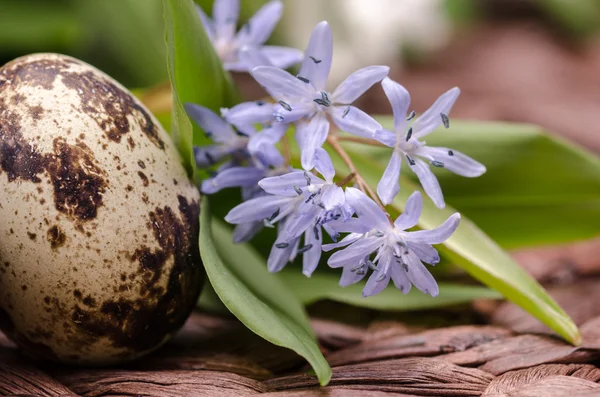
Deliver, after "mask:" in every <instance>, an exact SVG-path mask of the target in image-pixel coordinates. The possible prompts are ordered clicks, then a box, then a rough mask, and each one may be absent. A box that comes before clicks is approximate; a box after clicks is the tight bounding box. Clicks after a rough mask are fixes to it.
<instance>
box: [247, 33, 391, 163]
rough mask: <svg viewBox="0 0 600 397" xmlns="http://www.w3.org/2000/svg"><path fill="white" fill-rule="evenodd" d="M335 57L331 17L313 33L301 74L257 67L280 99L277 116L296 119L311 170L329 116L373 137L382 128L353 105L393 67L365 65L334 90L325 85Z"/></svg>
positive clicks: (263, 81)
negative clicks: (330, 90) (329, 22)
mask: <svg viewBox="0 0 600 397" xmlns="http://www.w3.org/2000/svg"><path fill="white" fill-rule="evenodd" d="M332 56H333V42H332V34H331V29H330V27H329V24H327V22H321V23H319V24H318V25H317V26H316V28H315V29H314V31H313V33H312V36H311V38H310V41H309V44H308V47H307V49H306V57H305V58H304V61H303V62H302V66H301V67H300V72H299V74H298V75H297V76H293V75H291V74H290V73H288V72H286V71H285V70H282V69H280V68H276V67H270V66H259V67H256V68H254V69H252V71H251V74H252V76H253V77H254V78H255V79H256V81H258V83H260V84H261V85H262V86H263V87H264V88H265V89H266V90H267V92H269V94H270V95H271V96H272V97H273V98H275V100H277V101H278V104H277V105H275V110H274V111H275V119H276V121H278V122H284V123H295V125H296V140H297V142H298V146H300V149H301V152H302V153H301V162H302V168H304V169H305V170H311V169H312V168H313V167H314V157H315V151H316V149H317V148H319V147H321V146H322V145H323V143H324V142H325V140H326V139H327V135H328V134H329V128H330V124H329V120H328V117H329V118H331V120H332V121H333V122H334V123H335V124H336V125H337V126H338V127H339V128H340V129H341V130H344V131H347V132H349V133H351V134H355V135H359V136H363V137H367V138H372V137H373V134H374V132H375V131H377V130H380V129H381V125H380V124H379V123H378V122H376V121H375V120H374V119H373V118H372V117H370V116H369V115H367V114H366V113H364V112H363V111H361V110H360V109H358V108H356V107H354V106H351V104H352V102H354V101H355V100H356V99H357V98H358V97H359V96H361V95H362V94H363V93H364V92H365V91H366V90H368V89H369V88H370V87H371V86H372V85H373V84H375V83H376V82H378V81H381V79H383V78H384V77H385V76H387V74H388V72H389V67H387V66H370V67H366V68H363V69H360V70H358V71H356V72H354V73H352V74H351V75H350V76H348V78H346V80H344V81H343V82H342V83H341V84H340V85H339V86H338V87H337V88H336V89H335V90H334V91H333V92H332V93H330V92H329V91H327V90H326V88H325V86H326V84H327V78H328V76H329V70H330V68H331V60H332ZM254 122H256V121H254Z"/></svg>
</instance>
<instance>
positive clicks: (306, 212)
mask: <svg viewBox="0 0 600 397" xmlns="http://www.w3.org/2000/svg"><path fill="white" fill-rule="evenodd" d="M319 212H321V208H319V207H318V206H316V205H314V204H313V203H312V202H303V203H302V204H300V206H299V207H298V208H297V209H296V211H294V212H293V213H292V214H290V215H289V216H288V218H287V221H286V223H285V228H284V229H283V230H282V232H281V238H282V239H283V241H291V240H293V239H295V238H297V237H300V236H301V235H302V233H304V232H305V231H306V230H308V229H312V228H313V227H314V226H315V223H316V220H317V216H318V215H319ZM320 234H321V233H320V230H319V239H320V238H321V236H320Z"/></svg>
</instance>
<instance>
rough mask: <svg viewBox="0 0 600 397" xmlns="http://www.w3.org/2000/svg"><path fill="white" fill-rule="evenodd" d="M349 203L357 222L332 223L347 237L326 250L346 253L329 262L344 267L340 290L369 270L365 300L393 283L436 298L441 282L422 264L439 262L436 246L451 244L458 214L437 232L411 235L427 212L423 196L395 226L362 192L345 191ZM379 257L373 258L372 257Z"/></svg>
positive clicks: (405, 290)
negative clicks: (450, 240)
mask: <svg viewBox="0 0 600 397" xmlns="http://www.w3.org/2000/svg"><path fill="white" fill-rule="evenodd" d="M346 201H347V203H348V204H349V205H350V206H351V207H352V208H353V209H354V211H355V212H356V214H357V215H358V218H351V219H348V220H346V221H337V222H332V224H331V225H330V226H331V227H333V228H334V229H335V230H337V231H338V232H340V233H342V232H349V233H351V234H349V235H348V236H346V237H345V238H344V239H343V240H342V241H340V242H339V243H336V244H326V245H324V246H323V250H325V251H329V250H331V249H334V248H338V247H344V246H345V248H344V249H342V250H340V251H338V252H336V253H334V254H333V255H331V257H330V258H329V261H328V262H327V263H328V264H329V266H331V267H334V268H337V267H343V273H342V278H341V280H340V285H342V286H347V285H350V284H354V283H356V282H358V281H360V280H361V279H362V278H363V277H364V276H365V275H366V274H367V271H368V270H369V269H372V271H373V273H372V274H371V276H370V277H369V280H368V281H367V283H366V285H365V287H364V289H363V296H371V295H375V294H378V293H379V292H381V291H382V290H383V289H384V288H385V287H386V286H387V285H388V283H389V281H390V279H391V280H393V282H394V284H395V285H396V287H397V288H398V289H399V290H400V291H402V292H403V293H405V294H406V293H408V291H410V288H411V284H413V285H414V286H415V287H416V288H417V289H419V290H420V291H422V292H424V293H426V294H430V295H431V296H436V295H437V294H438V292H439V289H438V286H437V283H436V281H435V279H434V278H433V276H432V275H431V273H429V271H428V270H427V268H426V267H425V265H423V262H425V263H428V264H430V265H435V264H436V263H438V262H439V260H440V258H439V255H438V253H437V251H436V250H435V248H433V247H432V244H439V243H442V242H444V241H445V240H447V239H448V238H449V237H450V236H451V235H452V233H454V230H456V228H457V227H458V224H459V222H460V214H458V213H455V214H453V215H451V216H450V217H449V218H448V219H447V220H446V222H444V223H443V224H442V225H440V226H439V227H437V228H435V229H433V230H420V231H416V232H407V231H406V229H409V228H412V227H414V226H415V225H416V224H417V222H418V220H419V217H420V216H421V210H422V207H423V199H422V197H421V193H419V192H415V193H413V194H412V195H411V196H410V198H409V199H408V201H407V202H406V207H405V211H404V213H403V214H402V215H400V216H399V217H398V218H397V219H396V221H395V222H394V224H391V223H390V221H389V220H388V218H387V216H386V214H385V212H384V211H383V210H382V209H381V208H380V207H379V206H378V205H377V204H375V202H374V201H373V200H371V199H370V198H369V197H367V196H366V195H365V194H364V193H363V192H361V191H360V190H358V189H354V188H350V187H349V188H346ZM373 254H375V257H374V258H373V259H371V257H372V255H373Z"/></svg>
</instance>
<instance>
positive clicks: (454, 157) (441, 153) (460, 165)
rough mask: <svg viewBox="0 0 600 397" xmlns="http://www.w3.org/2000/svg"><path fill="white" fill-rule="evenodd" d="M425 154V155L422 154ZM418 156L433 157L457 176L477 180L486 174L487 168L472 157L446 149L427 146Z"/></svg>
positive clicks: (420, 150)
mask: <svg viewBox="0 0 600 397" xmlns="http://www.w3.org/2000/svg"><path fill="white" fill-rule="evenodd" d="M421 153H423V154H421ZM417 154H418V155H423V156H431V157H432V158H434V159H435V160H436V161H439V162H441V163H443V164H444V168H446V169H448V170H449V171H451V172H454V173H455V174H457V175H460V176H465V177H467V178H475V177H478V176H481V175H482V174H483V173H485V171H486V169H485V166H484V165H483V164H481V163H479V162H478V161H475V160H473V159H472V158H471V157H469V156H467V155H466V154H463V153H461V152H458V151H456V150H452V149H448V148H445V147H429V146H425V147H422V148H420V149H419V150H418V151H417Z"/></svg>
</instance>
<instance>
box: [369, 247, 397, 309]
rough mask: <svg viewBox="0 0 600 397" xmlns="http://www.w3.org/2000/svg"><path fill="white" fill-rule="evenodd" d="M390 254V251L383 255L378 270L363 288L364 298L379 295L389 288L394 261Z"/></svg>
mask: <svg viewBox="0 0 600 397" xmlns="http://www.w3.org/2000/svg"><path fill="white" fill-rule="evenodd" d="M389 252H390V251H389V250H385V252H384V253H383V254H382V255H381V258H380V259H379V263H378V266H377V270H375V271H374V272H373V273H372V274H371V276H370V277H369V280H368V281H367V284H366V285H365V287H364V288H363V291H362V295H363V297H365V298H366V297H367V296H373V295H377V294H378V293H380V292H381V291H383V290H384V289H385V287H387V286H388V284H389V282H390V273H391V272H390V271H389V270H390V266H391V264H392V261H393V260H394V258H393V256H392V255H391V254H389Z"/></svg>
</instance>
